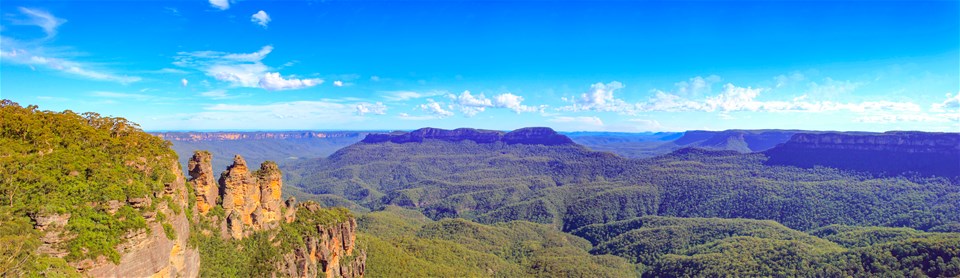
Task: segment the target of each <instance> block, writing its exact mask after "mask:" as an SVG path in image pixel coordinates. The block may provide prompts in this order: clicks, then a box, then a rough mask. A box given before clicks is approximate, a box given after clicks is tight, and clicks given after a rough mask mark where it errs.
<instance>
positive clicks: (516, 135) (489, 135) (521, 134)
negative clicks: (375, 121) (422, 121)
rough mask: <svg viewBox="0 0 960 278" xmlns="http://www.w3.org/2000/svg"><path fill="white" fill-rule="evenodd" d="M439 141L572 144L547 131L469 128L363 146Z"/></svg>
mask: <svg viewBox="0 0 960 278" xmlns="http://www.w3.org/2000/svg"><path fill="white" fill-rule="evenodd" d="M427 139H431V140H442V141H450V142H458V141H464V140H469V141H473V142H476V143H478V144H488V143H495V142H504V143H507V144H526V145H538V144H539V145H564V144H573V140H570V138H567V136H564V135H561V134H559V133H557V132H556V131H554V130H553V129H550V128H547V127H528V128H521V129H517V130H514V131H511V132H507V133H504V132H502V131H495V130H482V129H472V128H458V129H454V130H446V129H439V128H421V129H418V130H414V131H411V132H395V133H390V134H369V135H367V137H366V138H364V139H363V141H361V142H363V143H383V142H392V143H397V144H403V143H419V142H423V141H424V140H427Z"/></svg>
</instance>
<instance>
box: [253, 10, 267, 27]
mask: <svg viewBox="0 0 960 278" xmlns="http://www.w3.org/2000/svg"><path fill="white" fill-rule="evenodd" d="M250 21H251V22H253V23H256V24H257V25H260V26H261V27H263V28H267V24H269V23H270V15H268V14H267V12H264V11H263V10H261V11H259V12H257V13H255V14H253V15H251V16H250Z"/></svg>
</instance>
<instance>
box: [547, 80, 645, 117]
mask: <svg viewBox="0 0 960 278" xmlns="http://www.w3.org/2000/svg"><path fill="white" fill-rule="evenodd" d="M623 88H624V86H623V83H620V82H619V81H612V82H609V83H602V82H598V83H595V84H593V85H590V90H589V91H587V92H585V93H582V94H580V96H579V97H572V98H567V97H564V98H563V99H562V100H563V101H564V102H569V103H571V104H570V105H569V106H564V107H560V108H559V110H561V111H573V112H578V111H602V112H621V113H629V112H632V111H633V106H632V105H630V104H629V103H627V102H626V101H624V100H622V99H619V98H617V97H616V96H615V93H616V92H617V91H618V90H620V89H623Z"/></svg>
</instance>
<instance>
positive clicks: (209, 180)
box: [187, 152, 219, 215]
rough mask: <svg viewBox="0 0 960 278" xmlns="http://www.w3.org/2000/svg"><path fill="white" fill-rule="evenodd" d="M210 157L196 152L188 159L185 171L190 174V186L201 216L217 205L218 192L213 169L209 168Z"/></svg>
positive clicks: (207, 153) (208, 154) (205, 153)
mask: <svg viewBox="0 0 960 278" xmlns="http://www.w3.org/2000/svg"><path fill="white" fill-rule="evenodd" d="M211 159H212V156H211V155H210V153H209V152H197V153H196V154H194V156H193V157H191V158H190V160H189V163H188V164H187V169H188V171H189V172H190V185H192V186H193V188H194V194H195V195H196V197H197V206H196V207H197V211H198V212H199V213H200V214H201V215H205V214H207V212H208V211H210V209H211V208H213V206H215V205H217V197H218V196H217V193H218V192H219V189H218V185H217V182H216V180H214V179H213V167H211V166H210V160H211Z"/></svg>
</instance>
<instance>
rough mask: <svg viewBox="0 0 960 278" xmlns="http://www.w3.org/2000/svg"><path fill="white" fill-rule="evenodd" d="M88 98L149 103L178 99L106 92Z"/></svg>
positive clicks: (94, 93)
mask: <svg viewBox="0 0 960 278" xmlns="http://www.w3.org/2000/svg"><path fill="white" fill-rule="evenodd" d="M90 96H92V97H96V98H103V99H117V100H133V101H150V102H161V101H173V100H178V99H179V98H174V97H168V96H158V95H151V94H136V93H118V92H106V91H97V92H92V93H90Z"/></svg>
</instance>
